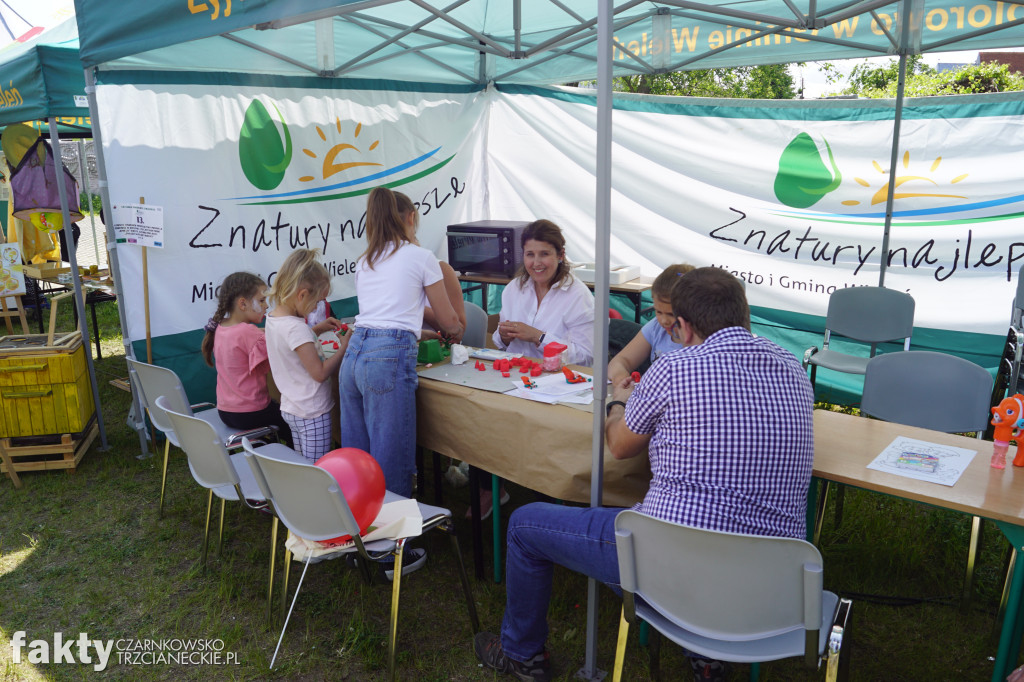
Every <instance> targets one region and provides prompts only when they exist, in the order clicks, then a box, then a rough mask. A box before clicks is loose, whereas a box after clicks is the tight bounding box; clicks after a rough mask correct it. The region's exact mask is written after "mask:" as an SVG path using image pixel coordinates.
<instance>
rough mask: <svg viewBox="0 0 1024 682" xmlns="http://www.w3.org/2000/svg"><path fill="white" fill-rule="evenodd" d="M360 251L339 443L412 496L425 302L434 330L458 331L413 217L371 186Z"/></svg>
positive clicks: (438, 271) (344, 364)
mask: <svg viewBox="0 0 1024 682" xmlns="http://www.w3.org/2000/svg"><path fill="white" fill-rule="evenodd" d="M366 242H367V246H366V252H365V253H363V255H362V256H360V258H359V263H358V264H357V266H356V273H355V275H356V296H357V297H358V299H359V315H357V316H356V323H355V325H356V326H355V330H354V331H353V332H351V333H350V334H348V336H351V337H352V340H351V341H350V342H349V346H348V352H347V353H346V354H345V360H344V361H343V362H342V364H341V375H340V379H339V390H340V395H341V444H342V446H343V447H354V448H360V449H361V450H366V451H367V452H369V453H370V454H371V455H373V457H374V458H375V459H376V460H377V461H378V462H380V465H381V468H382V469H383V470H384V480H385V482H386V484H387V488H388V490H391V491H393V492H395V493H398V494H399V495H405V496H406V497H409V496H411V495H412V479H413V474H414V472H415V468H416V464H415V459H416V386H417V383H418V381H417V377H416V354H417V341H418V339H419V337H420V329H421V327H422V325H423V309H424V307H425V306H426V305H427V303H428V302H429V305H430V307H431V309H432V310H433V311H434V317H435V319H436V320H437V324H438V326H439V327H440V329H441V331H443V332H446V333H448V334H453V335H460V334H462V331H463V329H462V325H461V324H460V323H459V318H458V316H457V315H456V313H455V310H454V309H453V308H452V304H451V302H450V301H449V300H448V294H447V293H446V292H445V288H444V282H443V280H442V276H441V269H440V267H439V266H438V262H437V256H435V255H434V254H433V253H432V252H431V251H429V250H427V249H425V248H423V247H421V246H419V244H417V242H416V220H415V215H413V216H412V217H411V219H410V216H403V215H402V213H401V212H400V211H399V208H398V203H397V200H396V197H395V193H394V192H392V191H391V190H389V189H387V188H384V187H378V188H376V189H374V190H372V191H371V192H370V195H369V197H368V198H367V204H366Z"/></svg>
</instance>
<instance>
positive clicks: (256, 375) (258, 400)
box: [202, 272, 291, 443]
mask: <svg viewBox="0 0 1024 682" xmlns="http://www.w3.org/2000/svg"><path fill="white" fill-rule="evenodd" d="M266 311H267V285H266V283H265V282H264V281H263V280H262V279H260V278H259V277H258V276H257V275H254V274H252V273H249V272H235V273H232V274H230V275H228V276H227V277H225V278H224V282H223V283H222V284H221V285H220V290H219V292H218V295H217V312H215V313H214V314H213V317H211V318H210V321H209V322H207V323H206V327H205V329H206V336H204V337H203V346H202V351H203V358H204V359H205V360H206V364H208V365H210V366H211V367H214V366H216V368H217V412H218V413H219V414H220V418H221V420H222V421H223V422H224V423H225V424H227V425H228V426H230V427H232V428H235V429H253V428H257V427H260V426H276V427H277V428H278V436H279V437H280V438H281V440H282V441H284V442H286V443H291V430H290V429H289V428H288V424H286V423H285V421H284V419H283V418H282V417H281V407H280V406H279V405H278V404H277V403H275V402H274V401H273V400H271V399H270V392H269V391H268V389H267V374H268V373H269V372H270V361H269V360H268V359H267V340H266V337H265V336H264V333H263V330H262V329H260V328H259V327H257V326H256V325H257V324H259V323H260V322H262V321H263V316H264V314H265V313H266Z"/></svg>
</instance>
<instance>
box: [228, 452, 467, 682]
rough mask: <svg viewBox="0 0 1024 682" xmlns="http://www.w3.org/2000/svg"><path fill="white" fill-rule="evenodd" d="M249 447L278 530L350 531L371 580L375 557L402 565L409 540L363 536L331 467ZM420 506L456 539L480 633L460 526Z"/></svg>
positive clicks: (442, 512)
mask: <svg viewBox="0 0 1024 682" xmlns="http://www.w3.org/2000/svg"><path fill="white" fill-rule="evenodd" d="M242 445H243V447H244V449H245V457H246V460H247V461H248V463H249V466H250V467H251V468H252V473H253V476H254V477H255V479H256V484H257V485H258V486H259V487H260V490H261V491H262V492H263V494H264V496H265V497H266V498H267V499H269V500H270V501H271V504H272V505H273V508H274V513H275V514H276V518H275V519H274V529H275V531H276V528H277V519H280V520H281V522H282V523H284V525H285V526H286V527H287V528H288V529H289V530H290V531H291V532H292V533H294V534H295V535H297V536H299V537H301V538H305V539H307V540H314V541H322V540H329V539H333V538H336V537H339V536H343V535H350V536H352V538H353V540H354V546H353V547H351V548H350V549H348V550H339V551H340V552H341V551H347V552H348V553H352V552H358V554H359V557H360V558H361V559H362V561H359V562H358V564H359V566H360V567H361V568H362V569H363V570H362V574H363V577H364V579H365V580H367V582H372V577H373V576H372V573H371V572H370V571H369V566H370V565H371V563H372V562H373V561H377V560H380V559H386V558H388V557H393V558H394V562H395V564H394V565H395V566H396V567H400V566H401V565H402V554H403V551H404V549H405V539H404V538H403V539H400V540H379V541H376V542H373V543H369V544H364V543H363V541H362V539H361V538H360V536H359V525H358V524H357V523H356V520H355V517H354V516H353V514H352V511H351V509H349V506H348V502H347V501H346V500H345V495H344V493H342V491H341V489H340V487H339V486H338V483H337V481H335V479H334V476H332V475H331V474H330V472H328V471H327V470H326V469H322V468H320V467H318V466H314V465H312V464H308V463H306V462H292V461H284V460H282V459H280V458H277V457H274V456H270V455H267V454H265V452H264V451H265V450H266V448H260V449H258V450H257V449H254V448H253V447H252V444H251V443H250V442H249V440H248V439H243V440H242ZM275 447H276V448H277V449H280V448H285V449H287V448H286V446H283V445H277V446H275ZM403 499H407V498H404V497H401V496H399V495H396V494H394V493H392V492H390V491H389V492H388V493H387V494H386V495H385V498H384V501H385V502H392V501H398V500H403ZM417 504H419V508H420V514H421V516H422V517H423V532H426V531H428V530H432V529H435V528H437V529H440V530H442V531H444V532H445V533H446V534H447V535H448V537H449V538H451V543H452V549H453V551H454V552H455V558H456V565H457V566H458V571H459V577H460V578H461V580H462V589H463V592H464V593H465V596H466V606H467V608H468V609H469V618H470V623H471V626H472V628H473V634H474V635H475V634H476V633H477V631H479V629H480V625H479V621H478V620H477V615H476V605H475V604H474V602H473V594H472V592H471V590H470V587H469V578H468V577H467V576H466V569H465V566H464V565H463V563H462V553H461V552H460V550H459V540H458V537H456V535H455V528H454V525H453V524H452V520H451V512H450V511H448V510H447V509H444V508H442V507H433V506H430V505H426V504H423V503H417ZM311 559H312V553H309V554H308V555H307V557H306V561H305V563H304V564H303V567H302V575H301V577H300V578H299V584H298V586H297V587H296V588H295V596H294V597H292V602H291V607H290V608H289V609H288V614H287V616H286V617H285V621H284V625H283V627H282V628H281V635H280V637H279V638H278V640H277V648H275V649H274V656H273V658H272V659H271V661H270V667H271V668H273V667H274V662H275V661H276V660H277V653H278V651H279V650H280V648H281V642H282V641H283V640H284V633H285V630H287V629H288V621H289V620H290V619H291V614H292V611H293V610H294V609H295V602H296V600H298V598H299V591H300V590H301V589H302V581H303V579H305V577H306V570H307V569H308V568H309V564H310V560H311ZM290 563H291V551H289V550H288V549H285V572H284V582H283V588H282V605H283V604H284V600H285V599H286V598H287V594H288V578H289V575H288V574H289V565H290ZM401 578H402V571H401V570H395V571H394V577H393V578H392V591H391V621H390V627H389V628H388V677H389V679H391V680H394V679H395V644H396V641H397V634H398V603H399V591H400V586H401Z"/></svg>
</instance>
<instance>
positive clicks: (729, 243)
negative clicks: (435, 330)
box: [99, 84, 1024, 352]
mask: <svg viewBox="0 0 1024 682" xmlns="http://www.w3.org/2000/svg"><path fill="white" fill-rule="evenodd" d="M99 95H100V101H99V111H100V113H101V125H102V126H103V128H102V130H103V134H104V144H105V149H106V152H107V165H108V169H107V170H108V174H109V182H110V188H111V199H112V201H114V202H115V203H116V202H124V203H128V204H137V203H145V204H154V205H158V206H162V207H163V208H164V226H165V235H164V237H165V244H164V248H163V249H162V250H158V251H151V252H150V254H149V273H150V280H151V285H150V292H151V294H150V295H151V298H152V301H151V308H152V310H153V311H154V312H153V314H152V320H153V322H152V325H153V334H154V336H160V335H166V334H175V333H180V332H184V331H190V330H195V329H198V328H200V327H202V325H203V324H204V323H205V321H206V319H207V318H208V317H209V316H210V315H211V314H212V312H213V309H214V299H215V294H214V292H215V290H216V287H217V285H218V284H219V283H220V281H221V280H222V279H223V278H224V276H226V275H227V274H229V273H231V272H233V271H236V270H243V269H244V270H250V271H253V272H256V273H258V274H260V275H261V276H263V277H264V278H265V279H269V278H271V277H272V275H273V273H274V271H275V270H276V269H277V266H278V265H280V263H281V261H283V259H284V257H285V256H286V255H287V253H288V252H289V251H290V250H291V249H292V248H294V247H297V246H310V247H313V248H318V249H320V251H321V252H322V253H323V254H324V262H325V264H326V265H327V266H328V268H329V269H330V271H331V272H332V274H333V276H334V290H333V292H332V298H333V299H339V298H346V297H349V296H352V295H353V294H354V289H353V281H352V277H351V271H352V267H353V266H354V264H355V261H356V259H357V258H358V256H359V254H360V253H361V252H362V251H363V249H364V248H365V238H364V237H363V214H364V210H365V194H366V192H367V191H368V190H369V189H370V188H372V187H373V186H376V185H380V184H388V185H391V186H394V188H395V189H396V190H399V191H403V192H405V193H407V194H408V195H409V196H410V197H411V198H412V199H413V200H414V201H416V202H418V203H420V212H421V216H422V219H421V227H420V233H419V234H420V240H421V242H422V243H423V244H424V246H427V247H428V248H431V249H434V250H435V251H436V252H437V253H438V255H439V256H440V257H442V258H444V257H445V255H446V254H445V244H444V233H445V227H446V226H447V225H448V224H449V223H452V222H463V221H466V220H479V219H485V218H491V219H507V220H529V219H534V218H539V217H546V218H549V219H551V220H554V221H555V222H556V223H558V224H559V225H560V226H561V227H562V228H563V230H564V231H565V233H566V236H567V239H568V242H569V244H568V255H569V257H570V259H571V260H574V261H578V262H582V261H592V260H593V258H594V186H595V181H594V169H595V167H596V161H595V156H594V148H595V132H594V131H595V120H596V109H595V107H594V104H593V102H594V100H593V97H592V96H591V95H589V94H586V93H583V94H581V91H564V92H562V91H545V90H539V89H531V88H519V89H510V90H506V91H504V92H498V91H495V90H493V89H492V90H488V91H486V92H479V93H467V92H444V91H429V90H427V91H424V90H418V91H393V90H386V89H381V90H371V89H368V90H344V91H340V90H307V89H289V88H273V87H270V88H268V87H260V88H256V87H245V86H223V85H219V86H213V85H201V84H200V85H196V84H190V85H159V86H116V85H104V86H101V87H100V88H99ZM892 114H893V111H892V103H891V102H888V101H869V102H849V101H840V102H834V101H833V102H783V103H772V102H735V101H727V100H711V101H708V100H693V99H667V98H644V97H635V98H624V99H622V100H620V101H618V102H617V110H616V111H615V114H614V131H615V132H614V139H615V143H614V149H613V152H612V164H613V185H614V194H613V198H612V209H613V215H612V249H611V253H612V265H613V266H614V265H639V266H641V268H642V271H643V274H646V275H655V274H657V273H658V272H660V270H661V269H662V268H663V267H664V266H666V265H668V264H669V263H674V262H689V263H693V264H695V265H716V266H720V267H724V268H727V269H728V270H730V271H732V272H735V273H736V274H737V275H738V276H740V277H742V278H743V279H744V280H745V281H746V283H747V294H748V297H749V299H750V302H751V304H753V305H755V306H761V307H765V308H773V309H778V310H784V311H791V312H796V313H806V314H811V315H824V313H825V309H826V306H827V303H828V296H829V294H830V293H831V292H832V291H834V290H835V289H836V288H841V287H850V286H865V285H876V284H877V283H878V276H879V267H880V263H881V262H882V259H883V258H884V259H885V260H886V262H887V267H888V270H887V274H886V286H889V287H892V288H896V289H899V290H904V291H908V292H909V293H910V294H912V295H913V296H914V298H915V300H916V302H917V313H916V319H915V324H916V326H918V327H928V328H933V329H943V330H951V331H968V332H978V333H984V334H998V335H1002V334H1004V333H1005V330H1006V325H1007V322H1008V320H1009V304H1010V301H1011V300H1012V298H1013V291H1014V287H1015V283H1016V274H1017V270H1018V269H1019V268H1020V267H1021V265H1024V231H1022V229H1021V228H1022V226H1024V219H1022V217H1021V215H1022V202H1024V192H1022V190H1021V187H1022V183H1021V179H1022V178H1021V176H1022V175H1024V164H1022V163H1021V161H1024V125H1022V121H1024V118H1022V114H1024V97H1021V96H1020V95H1018V94H1010V95H1007V96H1005V97H1002V96H997V97H988V98H984V99H979V98H976V97H966V98H961V97H957V98H931V99H926V100H917V101H911V102H910V103H908V106H907V109H906V112H905V114H904V121H903V130H902V135H901V140H900V153H899V157H898V165H897V169H896V170H897V172H896V177H895V179H894V181H893V185H894V187H893V188H892V191H893V192H894V195H895V204H894V213H893V220H892V231H891V238H890V241H889V243H888V246H887V247H884V246H883V224H884V209H885V198H886V195H887V193H888V191H889V190H890V187H889V183H890V177H889V165H890V146H891V140H892V131H893V122H892ZM119 248H120V249H121V250H120V252H119V253H120V256H121V268H122V277H123V280H122V281H123V282H125V283H126V287H125V294H126V296H127V298H128V300H127V301H126V305H127V306H128V311H129V314H128V318H129V333H130V335H131V338H132V339H133V340H137V339H140V338H142V337H143V336H144V329H143V327H142V314H141V311H142V309H143V308H142V301H141V287H133V286H131V285H130V283H131V282H135V281H138V278H139V277H140V276H141V267H140V256H139V252H140V249H139V248H137V247H132V246H130V245H119ZM995 352H998V350H997V351H995Z"/></svg>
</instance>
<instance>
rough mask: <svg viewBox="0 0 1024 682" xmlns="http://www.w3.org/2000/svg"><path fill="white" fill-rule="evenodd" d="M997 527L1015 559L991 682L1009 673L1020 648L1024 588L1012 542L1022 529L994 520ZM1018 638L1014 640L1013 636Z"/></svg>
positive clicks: (1022, 565) (1015, 545)
mask: <svg viewBox="0 0 1024 682" xmlns="http://www.w3.org/2000/svg"><path fill="white" fill-rule="evenodd" d="M996 525H997V526H999V529H1000V530H1001V531H1003V534H1004V535H1006V537H1007V539H1008V540H1010V543H1011V544H1012V545H1013V551H1014V552H1015V553H1016V555H1017V556H1016V560H1015V561H1014V562H1013V575H1012V577H1011V579H1010V589H1009V594H1008V595H1007V599H1006V614H1005V615H1004V616H1003V629H1002V632H1000V634H999V649H998V651H997V652H996V662H995V668H994V669H993V670H992V682H1002V680H1005V679H1006V676H1007V675H1009V674H1010V672H1011V671H1012V668H1013V664H1014V663H1015V662H1016V661H1017V652H1018V651H1019V649H1020V640H1019V637H1020V635H1019V630H1018V628H1019V621H1020V610H1021V592H1022V590H1024V561H1022V560H1021V556H1020V552H1021V549H1020V548H1021V544H1020V543H1019V542H1014V540H1020V539H1021V538H1019V537H1015V536H1017V535H1021V534H1022V531H1024V529H1022V528H1020V527H1018V526H1010V525H1008V524H1004V523H1000V522H996ZM1015 637H1016V638H1018V640H1017V641H1016V642H1014V638H1015Z"/></svg>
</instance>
